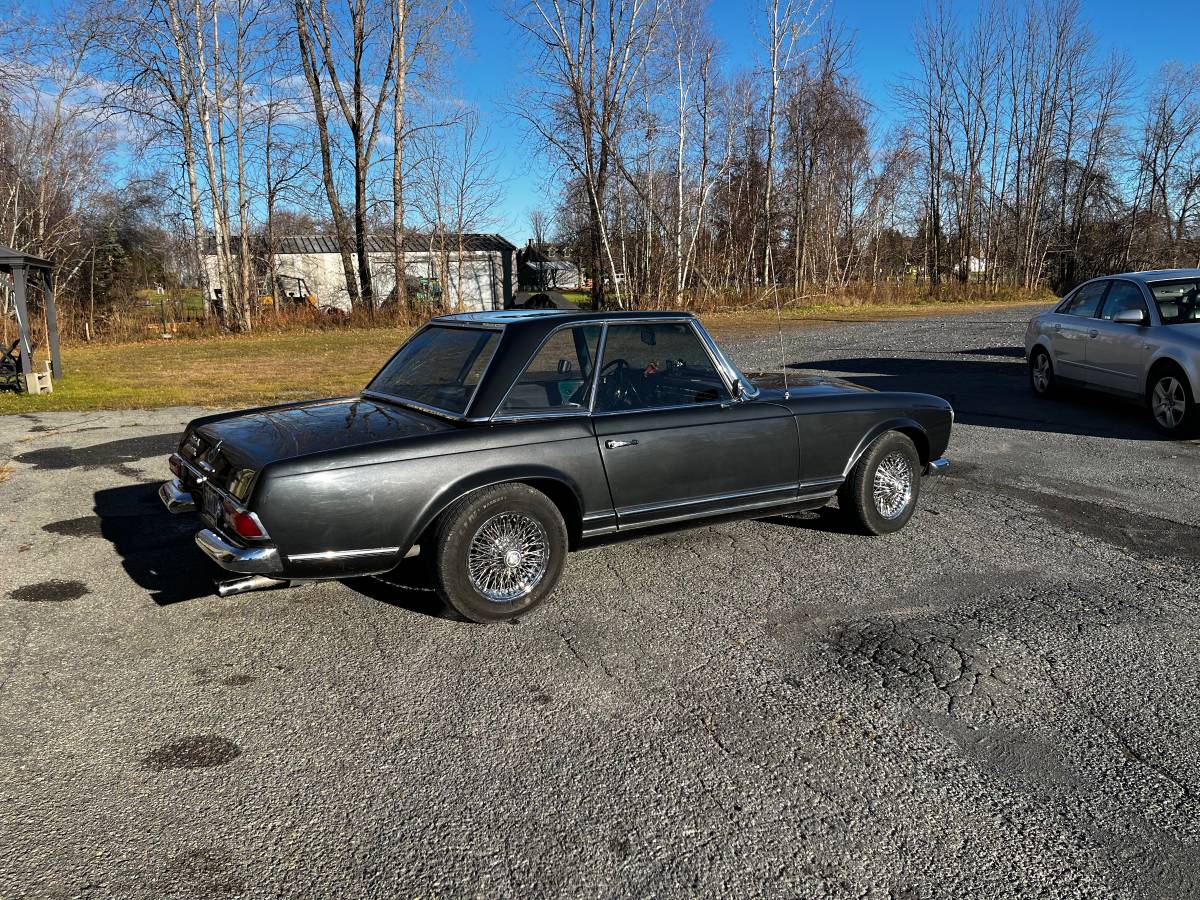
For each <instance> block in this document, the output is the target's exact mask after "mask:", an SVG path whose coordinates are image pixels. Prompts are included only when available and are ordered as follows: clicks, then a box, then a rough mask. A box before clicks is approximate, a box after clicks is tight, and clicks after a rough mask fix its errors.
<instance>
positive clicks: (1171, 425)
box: [1146, 365, 1200, 438]
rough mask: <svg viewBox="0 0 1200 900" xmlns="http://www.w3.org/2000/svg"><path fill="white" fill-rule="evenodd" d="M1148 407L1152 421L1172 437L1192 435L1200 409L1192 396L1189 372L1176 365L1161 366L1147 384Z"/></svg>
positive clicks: (1161, 430)
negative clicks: (1187, 373)
mask: <svg viewBox="0 0 1200 900" xmlns="http://www.w3.org/2000/svg"><path fill="white" fill-rule="evenodd" d="M1146 406H1148V407H1149V409H1150V421H1152V422H1153V423H1154V427H1155V428H1157V429H1158V430H1159V431H1160V432H1161V433H1162V434H1164V435H1166V436H1167V437H1170V438H1186V437H1192V436H1193V435H1194V434H1196V432H1197V430H1198V429H1197V425H1198V424H1200V422H1197V420H1198V419H1200V410H1197V409H1196V400H1195V398H1194V397H1193V396H1192V389H1191V386H1190V385H1189V384H1188V379H1187V375H1185V374H1184V373H1183V370H1182V369H1180V368H1179V367H1177V366H1175V365H1162V366H1159V367H1158V368H1156V369H1155V370H1154V372H1152V373H1151V375H1150V379H1149V381H1148V383H1147V384H1146Z"/></svg>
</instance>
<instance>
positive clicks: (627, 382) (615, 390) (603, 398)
mask: <svg viewBox="0 0 1200 900" xmlns="http://www.w3.org/2000/svg"><path fill="white" fill-rule="evenodd" d="M632 369H633V367H632V366H630V365H629V361H628V360H625V359H622V358H621V357H618V358H616V359H610V360H609V361H608V362H606V363H605V364H604V365H603V366H601V368H600V384H599V389H598V390H597V394H598V395H599V396H598V397H597V398H596V399H597V401H598V402H599V404H600V405H601V406H603V407H605V408H607V409H621V408H622V407H623V408H625V409H630V408H632V407H634V406H638V405H640V404H641V402H642V398H641V395H640V394H638V390H637V388H636V387H635V386H634V383H633V379H632V378H631V377H630V372H631V371H632Z"/></svg>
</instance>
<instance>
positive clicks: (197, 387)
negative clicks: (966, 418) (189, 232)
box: [0, 297, 1030, 415]
mask: <svg viewBox="0 0 1200 900" xmlns="http://www.w3.org/2000/svg"><path fill="white" fill-rule="evenodd" d="M1029 302H1030V299H1029V298H1028V297H1025V298H1022V299H1020V300H1019V301H1006V302H990V303H970V302H954V303H904V304H899V305H890V306H888V305H879V306H876V305H858V306H853V305H838V304H824V305H821V304H818V305H813V306H804V307H786V308H784V310H783V312H782V316H783V320H784V322H785V323H787V324H788V325H789V326H791V327H804V326H805V325H819V324H820V323H822V322H847V321H849V322H861V321H873V320H881V319H896V318H908V317H918V316H924V315H930V314H932V313H937V314H946V313H959V312H962V313H966V312H973V311H978V310H981V309H989V308H996V307H1003V306H1015V305H1024V304H1028V303H1029ZM701 318H702V319H703V320H704V322H705V323H706V324H707V325H708V327H709V328H710V329H711V330H712V331H713V332H714V333H716V334H718V335H728V336H730V337H734V338H736V337H737V336H738V335H739V334H745V333H746V332H748V331H751V332H753V331H766V330H772V329H774V327H775V311H774V310H773V309H742V310H730V311H727V312H726V311H722V312H715V313H712V314H708V315H702V316H701ZM411 330H412V329H411V328H408V327H400V328H348V329H330V330H325V331H315V330H314V331H296V332H290V333H287V332H285V333H280V332H262V333H256V334H249V335H239V336H227V337H208V338H192V339H184V338H180V339H176V340H173V341H163V340H156V341H141V342H136V343H125V344H83V345H73V346H69V347H67V348H65V349H64V350H63V353H62V358H63V370H64V372H65V373H66V374H65V376H64V377H63V378H62V379H60V380H57V381H56V382H55V384H54V393H53V394H43V395H39V396H28V395H25V394H9V393H4V394H0V415H12V414H14V413H25V412H47V411H53V410H73V411H74V410H95V409H136V408H149V407H157V406H207V407H213V408H228V407H239V406H253V405H261V404H266V403H277V402H286V401H289V400H303V399H308V398H313V397H330V396H337V395H343V394H351V393H354V392H356V391H358V390H360V389H361V388H362V387H363V385H365V384H366V383H367V381H368V380H370V378H371V376H372V375H373V374H375V372H376V371H377V370H378V369H379V366H380V365H382V364H383V362H384V360H386V359H387V358H388V356H390V355H391V353H392V351H394V350H395V349H396V347H398V346H399V345H400V343H401V342H402V341H403V340H404V339H405V338H406V337H407V336H408V334H409V333H410V332H411ZM1018 339H1019V335H1014V341H1016V340H1018ZM38 364H39V365H40V364H41V358H40V356H39V359H38Z"/></svg>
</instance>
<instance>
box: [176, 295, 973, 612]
mask: <svg viewBox="0 0 1200 900" xmlns="http://www.w3.org/2000/svg"><path fill="white" fill-rule="evenodd" d="M952 422H953V412H952V411H951V409H950V405H949V404H948V403H946V401H944V400H942V399H940V398H938V397H932V396H929V395H925V394H901V393H882V392H875V391H870V390H867V389H864V388H861V387H856V386H854V385H850V384H847V383H845V382H840V381H836V380H832V379H819V378H806V379H801V380H800V381H799V382H797V383H793V384H792V385H790V387H789V388H788V389H786V390H785V389H784V388H783V387H782V386H781V385H779V384H777V383H770V382H769V381H768V382H764V383H761V384H755V383H752V381H751V380H750V379H748V378H747V377H746V376H745V375H743V374H742V373H741V372H740V371H739V370H738V369H737V368H735V367H734V366H733V364H732V363H730V362H729V360H728V359H727V358H726V357H725V356H724V354H722V353H721V351H720V350H719V349H718V348H717V345H716V344H715V343H714V342H713V341H712V339H711V338H710V337H709V336H708V334H707V333H706V332H705V331H704V329H703V328H702V327H701V325H700V323H699V322H698V321H697V320H696V319H695V318H694V317H692V316H690V315H686V314H677V313H596V314H581V313H568V312H560V311H557V310H547V311H539V312H523V311H522V312H517V311H509V312H493V313H469V314H459V315H453V316H445V317H441V318H438V319H434V320H432V321H431V322H430V323H429V324H428V325H426V326H425V327H423V328H422V329H420V330H419V331H417V332H416V334H414V335H413V337H412V338H411V339H410V340H409V341H408V342H407V343H406V344H405V345H404V346H403V347H401V348H400V350H398V351H397V352H396V354H395V355H394V356H393V357H392V358H391V359H390V360H389V361H388V362H387V364H385V365H384V367H383V368H382V369H381V370H380V372H379V374H378V375H376V376H375V378H374V379H373V380H372V381H371V383H370V384H369V385H368V386H367V388H366V389H365V390H364V391H363V392H362V393H361V394H360V395H358V396H355V397H344V398H340V399H334V400H319V401H312V402H305V403H292V404H288V405H284V406H275V407H266V408H263V409H254V410H247V411H244V412H237V413H230V414H225V415H217V416H209V417H206V418H202V419H197V420H195V421H194V422H192V423H191V424H189V426H188V428H187V431H186V432H185V434H184V436H183V440H182V442H181V443H180V446H179V451H178V452H177V453H176V454H175V455H173V456H172V457H171V465H172V468H173V470H174V471H175V473H176V475H177V477H176V479H175V480H174V481H171V482H168V483H166V484H164V485H163V487H162V490H161V491H160V494H161V496H162V498H163V501H164V502H165V503H166V505H167V507H168V508H170V509H172V510H173V511H177V512H185V511H192V510H195V511H198V512H199V513H200V514H201V516H202V517H203V519H204V521H205V524H206V525H207V527H206V528H205V529H203V530H202V531H200V533H199V534H198V535H197V538H196V540H197V543H198V544H199V545H200V547H201V549H203V550H204V552H205V553H207V554H208V555H209V556H210V557H211V558H212V559H214V560H216V562H218V563H219V564H220V565H221V566H223V567H224V568H226V569H228V570H229V571H231V572H235V573H239V574H242V575H244V576H246V577H244V578H242V579H239V580H237V581H233V582H228V583H226V584H225V585H224V586H223V589H222V591H223V592H225V593H229V592H236V591H241V590H249V589H253V588H256V587H264V586H268V585H273V584H279V583H281V582H283V581H287V580H292V579H318V578H344V577H348V576H354V575H365V574H373V573H381V572H385V571H388V570H390V569H392V568H394V567H395V566H396V565H398V564H399V563H400V561H401V560H402V559H404V558H405V557H408V556H414V555H417V554H418V553H420V554H422V555H424V556H426V557H428V559H429V561H430V563H431V565H432V567H433V570H434V575H435V582H436V585H437V588H438V591H439V592H440V594H441V596H442V597H443V598H444V599H445V600H446V601H447V602H448V603H450V604H451V605H453V606H454V607H455V608H456V609H457V610H458V611H459V612H461V613H462V614H463V615H465V616H467V617H468V618H471V619H475V620H477V621H496V620H501V619H506V618H511V617H513V616H516V615H519V614H520V613H523V612H525V611H528V610H529V609H530V608H532V607H533V606H534V605H536V604H537V603H539V602H540V601H541V600H543V599H544V598H545V597H546V596H547V594H548V593H549V592H550V591H551V590H552V589H553V587H554V584H555V582H556V581H557V579H558V577H559V573H560V571H561V569H562V564H563V558H564V555H565V553H566V552H567V550H568V549H572V548H575V547H578V546H581V545H582V544H584V543H586V542H587V541H589V540H592V539H596V538H600V537H603V536H612V535H620V534H624V533H627V532H635V533H636V532H637V531H638V530H640V529H645V528H649V527H664V526H666V527H683V526H687V525H690V524H694V523H695V522H697V521H700V520H704V519H707V518H712V517H718V516H731V515H732V516H742V517H758V516H764V515H771V514H775V513H778V512H781V511H789V510H801V509H812V508H815V507H819V506H823V505H825V504H826V503H828V502H829V500H830V499H831V498H833V497H834V496H835V495H837V496H839V505H840V506H841V507H842V508H843V509H844V510H845V511H846V515H848V516H849V517H850V519H851V521H852V522H853V523H854V524H855V525H856V526H857V527H858V528H859V529H860V530H862V531H865V532H868V533H871V534H886V533H889V532H893V531H897V530H898V529H900V528H902V527H903V526H904V525H905V524H906V523H907V522H908V520H909V518H910V517H911V516H912V514H913V511H914V509H915V507H916V504H917V501H918V497H919V494H920V484H921V480H920V477H921V475H922V474H923V473H928V474H932V473H936V472H938V471H940V470H941V469H942V468H943V467H944V466H945V465H946V461H945V460H944V459H943V458H942V454H943V453H944V452H945V450H946V446H947V443H948V442H949V439H950V428H951V424H952Z"/></svg>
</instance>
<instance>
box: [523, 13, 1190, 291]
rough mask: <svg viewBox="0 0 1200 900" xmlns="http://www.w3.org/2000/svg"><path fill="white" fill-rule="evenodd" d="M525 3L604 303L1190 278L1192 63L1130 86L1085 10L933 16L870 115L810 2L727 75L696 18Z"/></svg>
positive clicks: (827, 20) (769, 24) (556, 147)
mask: <svg viewBox="0 0 1200 900" xmlns="http://www.w3.org/2000/svg"><path fill="white" fill-rule="evenodd" d="M531 6H532V9H531V11H530V12H529V13H528V14H527V17H526V19H525V22H526V27H527V32H528V33H529V35H531V37H532V38H533V43H534V44H535V45H536V46H537V47H538V50H539V54H538V57H537V58H538V64H537V66H536V68H535V72H534V76H535V77H534V78H533V81H532V84H533V86H534V89H535V94H534V96H536V97H537V99H538V103H537V104H536V105H535V106H534V110H533V112H532V113H531V116H530V118H531V120H532V121H531V124H532V125H533V127H534V129H535V131H536V132H537V133H538V134H539V135H541V137H542V139H543V142H544V144H545V146H546V147H547V149H548V151H549V153H550V156H551V158H552V159H556V160H557V161H558V163H559V164H560V167H561V171H562V172H563V173H564V176H565V187H564V191H563V195H562V199H561V202H560V203H559V205H558V207H557V208H556V209H555V210H554V211H553V212H554V220H555V222H556V223H557V227H558V232H559V233H558V236H559V239H560V240H561V241H563V242H564V243H567V244H568V245H570V246H572V247H573V248H574V252H575V255H576V256H577V258H578V259H579V260H580V261H581V262H582V263H583V264H584V266H585V268H587V269H588V270H589V271H592V272H606V273H609V275H610V279H611V282H612V283H610V284H609V286H608V287H607V295H608V296H611V294H612V292H613V283H615V285H616V287H617V290H618V292H619V291H621V290H624V292H625V293H626V294H627V295H628V298H638V297H651V298H655V300H657V301H659V302H661V301H663V300H664V299H665V298H671V297H674V298H676V299H677V301H678V302H679V303H681V304H687V303H696V302H701V301H704V300H715V301H717V302H727V303H732V302H746V300H747V299H752V298H755V297H760V298H761V297H763V296H778V295H780V294H782V295H783V296H784V298H785V300H787V299H793V298H801V297H804V296H806V295H808V294H811V293H818V294H820V293H825V294H827V293H837V292H840V291H845V290H847V289H848V288H850V287H852V286H855V285H863V284H866V285H879V284H885V283H888V282H892V283H896V282H904V281H906V280H908V281H912V282H914V283H917V284H919V285H921V286H922V288H923V289H925V290H931V291H937V290H939V289H941V287H942V286H943V285H947V284H953V283H966V282H975V283H980V284H982V285H984V286H985V287H986V288H988V289H990V290H993V291H994V290H999V289H1002V288H1004V287H1008V286H1016V287H1018V288H1021V289H1025V290H1033V289H1036V288H1039V287H1042V286H1048V287H1050V288H1052V289H1054V290H1056V291H1060V292H1061V291H1064V290H1067V289H1069V288H1070V287H1072V286H1074V285H1075V284H1077V283H1079V282H1080V281H1081V280H1084V279H1086V278H1089V277H1092V276H1095V275H1097V274H1101V273H1108V272H1113V271H1120V270H1128V269H1141V268H1153V267H1159V266H1185V265H1187V266H1195V265H1200V66H1192V67H1190V68H1188V67H1186V66H1184V65H1182V64H1180V63H1178V62H1174V61H1170V60H1164V61H1163V62H1162V64H1161V66H1160V67H1159V68H1158V69H1157V71H1156V72H1155V73H1154V74H1153V75H1152V77H1150V78H1149V79H1148V80H1145V81H1142V80H1139V79H1138V78H1137V77H1135V74H1134V66H1133V65H1132V62H1131V60H1130V59H1129V57H1128V56H1127V55H1125V54H1124V53H1122V52H1120V51H1119V50H1114V49H1111V48H1104V47H1102V46H1101V45H1100V44H1099V42H1098V41H1097V39H1096V37H1095V36H1094V34H1093V33H1092V31H1091V29H1090V28H1089V26H1088V24H1087V22H1086V21H1085V20H1084V18H1083V15H1082V12H1081V7H1080V4H1079V3H1078V2H1076V0H1027V2H1020V0H1016V2H1004V0H984V2H983V3H982V4H981V5H980V8H979V10H978V12H977V13H976V14H975V15H974V16H972V17H971V18H969V19H968V20H964V19H963V17H962V16H961V15H960V14H958V13H957V12H956V7H954V6H952V5H951V4H950V3H949V2H946V0H933V2H931V3H929V4H928V5H927V6H926V7H925V9H924V10H923V11H922V12H921V14H920V16H919V17H918V19H917V20H916V22H915V23H914V27H913V32H912V35H911V40H912V46H913V50H914V59H915V64H914V69H913V71H911V72H908V73H897V76H896V79H895V82H894V85H893V91H892V96H891V98H890V99H889V101H888V103H887V105H886V106H883V107H881V105H873V104H872V103H871V102H870V100H869V99H868V98H867V97H866V96H865V95H864V93H863V91H862V89H861V87H860V86H859V84H858V81H857V79H856V77H855V66H854V45H853V39H852V37H851V36H850V34H849V31H848V29H847V26H846V25H845V24H843V23H842V22H840V21H838V20H837V18H836V17H835V16H834V15H833V14H832V13H831V12H829V11H828V10H827V9H825V8H824V7H820V8H818V7H817V5H816V4H815V3H813V2H812V0H765V2H764V3H762V4H761V6H760V7H759V17H758V22H757V34H758V58H757V59H755V60H752V61H750V62H749V64H747V65H745V66H743V67H740V68H738V67H734V68H732V69H731V68H730V67H729V66H727V65H723V64H722V50H721V47H720V43H719V41H718V40H717V39H715V38H714V36H713V34H712V31H711V28H710V26H709V25H708V24H707V20H706V15H705V12H706V10H705V6H704V4H702V3H698V2H694V0H672V2H669V3H652V2H649V0H647V2H644V3H631V2H627V0H624V2H623V0H609V2H607V3H601V4H597V3H595V2H588V0H580V2H564V0H555V2H552V3H534V4H532V5H531ZM959 8H961V7H959ZM581 138H582V139H581ZM539 215H544V212H539ZM618 273H619V274H618ZM605 291H606V289H605V288H604V287H603V286H602V285H600V284H599V283H597V284H595V285H594V288H593V292H594V299H595V300H596V302H600V301H601V299H602V295H603V294H604V292H605Z"/></svg>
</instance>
